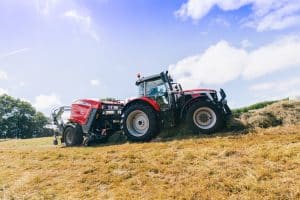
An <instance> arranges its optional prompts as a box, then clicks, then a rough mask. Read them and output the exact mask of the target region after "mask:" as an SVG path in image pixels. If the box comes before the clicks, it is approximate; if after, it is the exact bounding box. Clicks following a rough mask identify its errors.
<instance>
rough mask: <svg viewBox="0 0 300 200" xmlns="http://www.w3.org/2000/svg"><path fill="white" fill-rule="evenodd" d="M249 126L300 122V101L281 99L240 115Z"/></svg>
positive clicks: (265, 126)
mask: <svg viewBox="0 0 300 200" xmlns="http://www.w3.org/2000/svg"><path fill="white" fill-rule="evenodd" d="M239 120H240V121H241V123H242V124H244V125H245V126H246V127H247V128H268V127H274V126H279V125H298V124H300V101H288V100H286V101H281V102H278V103H274V104H272V105H269V106H266V107H265V108H262V109H258V110H253V111H249V112H247V113H244V114H242V115H241V116H240V119H239Z"/></svg>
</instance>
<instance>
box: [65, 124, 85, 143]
mask: <svg viewBox="0 0 300 200" xmlns="http://www.w3.org/2000/svg"><path fill="white" fill-rule="evenodd" d="M82 141H83V134H82V130H81V128H80V127H79V126H76V127H72V126H69V127H67V128H66V129H65V131H64V142H65V144H66V146H67V147H71V146H77V145H80V144H81V143H82Z"/></svg>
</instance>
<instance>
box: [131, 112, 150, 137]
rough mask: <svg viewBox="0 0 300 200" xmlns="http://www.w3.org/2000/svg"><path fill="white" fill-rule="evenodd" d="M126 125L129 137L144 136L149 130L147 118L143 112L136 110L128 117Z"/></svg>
mask: <svg viewBox="0 0 300 200" xmlns="http://www.w3.org/2000/svg"><path fill="white" fill-rule="evenodd" d="M126 125H127V130H128V131H129V132H130V134H131V135H133V136H136V137H141V136H143V135H145V134H146V133H147V131H148V129H149V118H148V116H147V114H146V113H144V112H143V111H140V110H136V111H133V112H131V113H130V114H129V115H128V118H127V120H126Z"/></svg>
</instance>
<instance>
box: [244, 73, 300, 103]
mask: <svg viewBox="0 0 300 200" xmlns="http://www.w3.org/2000/svg"><path fill="white" fill-rule="evenodd" d="M249 90H250V91H253V92H257V93H258V95H261V94H265V95H267V96H268V97H269V96H272V95H273V99H281V98H286V97H296V96H299V95H300V78H299V77H292V78H289V79H286V80H279V81H272V82H263V83H258V84H254V85H252V86H250V87H249ZM274 94H275V96H274Z"/></svg>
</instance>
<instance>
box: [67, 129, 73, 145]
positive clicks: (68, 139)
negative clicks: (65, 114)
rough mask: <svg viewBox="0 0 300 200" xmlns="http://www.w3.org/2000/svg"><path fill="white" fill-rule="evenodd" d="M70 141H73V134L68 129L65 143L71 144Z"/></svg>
mask: <svg viewBox="0 0 300 200" xmlns="http://www.w3.org/2000/svg"><path fill="white" fill-rule="evenodd" d="M72 142H73V134H72V132H71V131H70V130H68V131H67V133H66V143H67V144H72Z"/></svg>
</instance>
